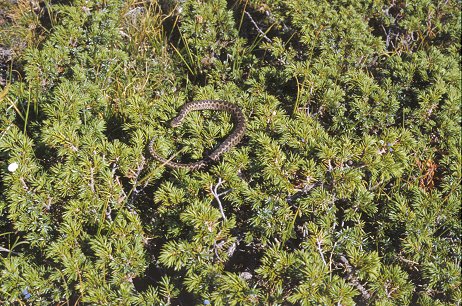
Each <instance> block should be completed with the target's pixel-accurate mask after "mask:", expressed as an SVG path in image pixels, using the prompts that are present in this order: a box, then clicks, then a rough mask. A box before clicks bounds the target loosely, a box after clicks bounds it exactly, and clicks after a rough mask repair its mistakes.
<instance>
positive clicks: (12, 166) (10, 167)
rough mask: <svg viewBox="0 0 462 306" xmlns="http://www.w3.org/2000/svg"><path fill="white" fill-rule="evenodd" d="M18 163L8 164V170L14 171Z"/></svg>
mask: <svg viewBox="0 0 462 306" xmlns="http://www.w3.org/2000/svg"><path fill="white" fill-rule="evenodd" d="M18 167H19V165H18V163H11V164H9V165H8V171H10V172H15V171H16V170H17V169H18Z"/></svg>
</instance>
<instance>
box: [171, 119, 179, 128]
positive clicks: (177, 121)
mask: <svg viewBox="0 0 462 306" xmlns="http://www.w3.org/2000/svg"><path fill="white" fill-rule="evenodd" d="M180 123H181V118H180V119H178V117H176V118H174V119H173V120H172V121H171V122H170V126H171V127H172V128H174V127H177V126H179V125H180Z"/></svg>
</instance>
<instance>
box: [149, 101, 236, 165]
mask: <svg viewBox="0 0 462 306" xmlns="http://www.w3.org/2000/svg"><path fill="white" fill-rule="evenodd" d="M197 110H221V111H226V112H229V113H230V114H231V115H232V117H233V121H234V130H233V132H232V133H231V134H230V135H229V136H228V138H226V139H225V140H224V141H223V142H222V143H221V144H220V145H219V146H218V147H217V148H216V149H215V150H214V151H213V152H212V153H211V154H210V155H209V156H208V157H206V158H204V159H201V160H199V161H196V162H192V163H186V164H184V163H177V162H173V161H171V159H166V158H163V157H162V156H160V155H159V154H157V153H156V152H155V151H154V149H153V144H154V140H155V138H153V139H152V140H151V141H150V142H149V152H150V153H151V155H152V156H153V157H154V158H155V159H157V160H158V161H160V162H161V163H162V164H164V165H166V166H168V167H170V168H175V169H178V168H187V169H190V170H197V169H200V168H203V167H205V166H206V165H207V164H208V163H209V162H211V161H216V160H218V158H219V157H220V155H221V154H223V153H224V152H226V151H228V150H229V149H231V148H232V147H234V146H235V145H236V144H238V143H239V142H240V141H241V139H242V137H244V133H245V117H244V114H243V113H242V111H241V109H240V108H239V107H238V106H236V105H234V104H232V103H229V102H227V101H222V100H199V101H192V102H189V103H186V104H185V105H184V106H183V107H182V108H181V110H180V113H179V114H178V116H177V117H176V118H175V119H173V120H172V122H171V123H170V126H171V127H177V126H179V125H180V124H181V122H183V120H184V118H185V117H186V115H188V113H189V112H192V111H197Z"/></svg>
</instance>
